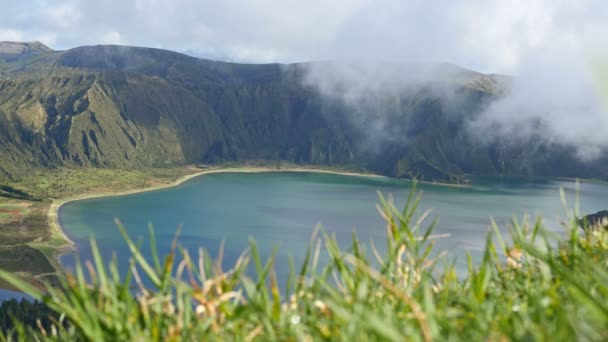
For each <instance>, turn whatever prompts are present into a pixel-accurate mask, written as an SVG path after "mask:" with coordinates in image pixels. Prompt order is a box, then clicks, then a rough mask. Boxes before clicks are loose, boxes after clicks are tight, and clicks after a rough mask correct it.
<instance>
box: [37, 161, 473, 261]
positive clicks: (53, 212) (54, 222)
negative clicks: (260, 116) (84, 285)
mask: <svg viewBox="0 0 608 342" xmlns="http://www.w3.org/2000/svg"><path fill="white" fill-rule="evenodd" d="M230 172H232V173H266V172H312V173H325V174H334V175H340V176H349V177H368V178H377V179H397V178H391V177H388V176H382V175H377V174H372V173H360V172H349V171H337V170H336V171H334V170H327V169H316V168H307V167H287V168H285V169H280V168H279V169H278V168H272V167H262V166H241V167H238V166H235V167H218V168H209V169H204V170H199V171H197V172H194V173H192V174H189V175H184V176H182V177H180V178H178V179H176V180H175V181H173V182H170V183H167V184H159V185H153V186H149V187H146V188H140V189H132V190H125V191H104V192H91V193H84V194H81V195H76V196H70V197H64V198H58V199H53V202H52V203H51V205H50V206H49V209H48V211H47V222H48V227H49V230H50V233H51V240H54V239H59V240H60V241H61V244H59V245H52V244H48V243H47V244H42V246H46V247H50V248H52V249H54V253H53V256H52V259H53V260H49V262H51V264H53V265H54V266H55V267H56V268H57V267H59V269H58V270H57V271H60V270H61V264H60V263H59V258H60V257H61V256H62V255H63V254H65V253H68V252H71V251H74V249H75V246H76V243H75V242H74V241H73V240H72V239H70V238H69V237H68V236H67V234H66V233H65V232H64V230H63V228H62V227H61V224H60V223H59V210H60V209H61V207H62V206H63V205H65V204H68V203H71V202H76V201H82V200H87V199H93V198H103V197H115V196H127V195H133V194H138V193H143V192H148V191H155V190H162V189H168V188H173V187H176V186H179V185H181V184H183V183H185V182H187V181H189V180H191V179H193V178H196V177H199V176H203V175H207V174H216V173H230ZM404 180H406V181H408V182H412V183H413V182H417V183H420V184H426V185H436V186H449V187H458V188H466V187H470V185H469V184H450V183H437V182H428V181H415V180H409V179H404ZM32 247H35V248H36V245H35V244H34V245H33V246H32Z"/></svg>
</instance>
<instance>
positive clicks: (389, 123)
mask: <svg viewBox="0 0 608 342" xmlns="http://www.w3.org/2000/svg"><path fill="white" fill-rule="evenodd" d="M316 65H317V64H314V63H313V64H306V63H305V64H294V65H278V64H267V65H247V64H235V63H224V62H216V61H209V60H203V59H199V58H194V57H189V56H185V55H182V54H179V53H175V52H170V51H164V50H158V49H148V48H135V47H124V46H87V47H79V48H75V49H71V50H68V51H57V52H45V53H41V54H38V55H35V56H31V57H28V58H24V59H19V60H17V61H12V62H10V63H7V64H6V65H4V66H3V67H2V68H0V160H1V161H2V163H0V180H1V179H2V178H6V179H11V180H16V179H18V178H19V177H21V175H22V174H24V173H26V172H27V171H28V170H31V169H32V168H38V169H48V168H53V167H58V166H69V167H74V166H77V167H103V168H130V169H142V168H150V167H167V166H176V165H185V164H193V163H199V162H205V163H216V162H226V161H238V162H246V161H250V160H266V161H285V162H291V163H298V164H307V165H322V166H334V167H335V166H347V165H356V166H358V167H360V168H363V169H366V170H368V171H371V172H374V173H379V174H383V175H388V176H395V177H408V178H418V179H421V180H428V181H444V182H445V181H449V182H462V181H463V180H464V179H465V176H464V175H465V174H477V175H536V176H563V177H604V176H605V172H604V170H605V169H606V168H605V166H606V165H608V161H607V160H600V161H598V162H597V163H591V164H585V163H581V162H580V161H578V160H576V158H574V157H573V154H572V153H571V152H572V151H568V149H566V148H560V147H558V146H546V145H543V144H542V143H539V142H526V143H522V144H520V143H514V142H512V141H501V142H499V143H496V144H491V145H483V146H482V145H480V144H479V143H478V142H477V141H476V139H475V138H474V137H472V136H471V135H470V134H469V133H468V132H467V130H466V128H465V123H466V121H467V120H469V119H471V118H473V117H474V116H475V115H478V114H479V113H480V111H482V110H483V108H485V106H487V104H488V103H490V102H491V101H493V100H494V99H497V98H498V97H500V96H501V95H502V94H503V93H504V92H505V88H506V87H507V84H508V80H507V79H506V78H505V77H499V76H496V75H484V74H480V73H476V72H473V71H470V70H465V69H460V68H457V67H455V66H451V65H440V66H438V67H437V71H436V73H437V74H438V77H437V78H438V79H439V80H424V81H420V82H418V83H413V84H411V85H408V86H399V87H396V89H391V91H390V92H388V93H387V94H371V95H369V98H365V101H361V103H357V104H355V105H352V104H349V103H347V101H343V100H342V99H340V98H339V97H338V98H333V97H331V96H325V95H324V94H322V93H320V91H319V89H317V88H316V87H314V86H311V85H310V84H309V83H310V82H308V83H307V75H308V70H309V68H311V67H314V66H316ZM404 77H405V78H407V77H410V75H409V74H406V75H404ZM337 91H338V92H340V89H338V90H337ZM446 94H447V95H446ZM379 124H382V126H383V129H382V134H375V133H376V132H371V133H370V130H372V129H374V128H377V127H378V125H379Z"/></svg>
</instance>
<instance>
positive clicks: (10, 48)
mask: <svg viewBox="0 0 608 342" xmlns="http://www.w3.org/2000/svg"><path fill="white" fill-rule="evenodd" d="M50 51H53V50H51V49H50V48H49V47H47V46H46V45H44V44H42V43H41V42H31V43H21V42H0V59H2V60H4V61H5V62H11V61H15V60H19V59H23V58H27V57H30V56H34V55H38V54H41V53H46V52H50Z"/></svg>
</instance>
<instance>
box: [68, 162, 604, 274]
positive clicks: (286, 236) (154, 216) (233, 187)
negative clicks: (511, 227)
mask: <svg viewBox="0 0 608 342" xmlns="http://www.w3.org/2000/svg"><path fill="white" fill-rule="evenodd" d="M560 187H562V188H564V190H565V191H566V194H567V198H568V200H569V201H570V203H571V206H573V204H574V202H575V199H576V183H575V182H570V181H559V180H533V181H531V180H523V179H492V178H486V179H484V178H477V179H474V182H473V184H472V186H471V187H450V186H440V185H429V184H419V185H418V189H419V190H421V191H422V192H423V197H422V202H421V206H420V214H422V212H423V211H425V210H426V209H433V212H432V214H431V218H433V217H436V218H438V219H439V223H438V226H437V228H436V230H435V233H436V234H450V237H448V238H442V239H439V240H437V249H436V250H437V251H443V250H446V251H448V253H449V257H451V258H456V260H457V265H458V269H459V270H461V271H462V270H464V268H465V265H466V254H467V253H470V254H471V255H472V257H473V259H479V257H480V255H481V251H482V249H483V246H484V243H485V238H486V233H487V232H488V229H489V227H490V217H493V218H494V219H495V220H496V222H497V223H498V224H499V225H500V227H501V228H507V226H508V223H509V221H510V219H511V218H512V217H513V216H516V217H519V218H521V217H522V216H523V215H524V214H526V213H527V214H529V215H531V216H532V217H535V216H537V215H542V216H543V217H544V222H545V224H546V226H547V228H548V229H550V230H552V231H556V232H563V231H564V229H563V228H562V226H561V224H560V222H561V221H562V220H564V219H565V218H566V214H565V211H564V209H563V206H562V204H561V201H560V195H559V189H560ZM579 187H580V205H581V210H582V212H583V213H592V212H596V211H599V210H604V209H608V187H607V186H605V185H601V184H592V183H583V184H580V186H579ZM411 188H412V183H411V182H409V181H406V180H397V179H389V178H378V177H356V176H343V175H335V174H325V173H312V172H268V173H238V172H231V173H216V174H208V175H203V176H199V177H196V178H193V179H191V180H189V181H187V182H185V183H183V184H181V185H180V186H177V187H174V188H168V189H163V190H156V191H150V192H143V193H138V194H133V195H128V196H117V197H104V198H96V199H88V200H83V201H77V202H71V203H68V204H66V205H64V206H63V207H61V208H60V212H59V222H60V224H61V226H62V227H63V229H64V231H65V232H66V234H67V235H68V236H69V237H70V238H71V239H72V240H73V241H74V242H75V243H76V246H77V253H76V254H67V255H64V256H62V257H61V259H60V262H61V264H62V265H63V266H64V267H65V268H66V269H67V270H72V269H73V267H74V262H75V255H78V256H79V257H80V258H81V259H82V260H86V259H91V258H92V256H91V250H90V247H89V239H90V238H91V237H94V238H95V239H96V240H97V242H98V244H99V247H100V250H101V253H102V255H104V256H105V258H106V260H109V258H110V257H111V255H112V254H113V253H115V254H116V255H117V256H118V257H119V261H120V269H121V270H123V271H124V270H126V268H127V267H128V257H129V255H130V254H129V252H128V250H127V248H126V244H125V243H124V242H123V240H122V238H121V236H120V234H119V231H118V229H117V228H116V226H115V224H114V218H119V219H120V220H121V221H122V222H123V224H124V225H125V227H126V229H127V231H128V232H129V234H130V235H131V236H132V237H134V238H137V237H143V239H144V241H143V242H144V247H145V248H144V252H145V254H147V255H149V251H150V250H149V248H147V247H148V246H147V242H148V225H149V224H153V225H154V227H155V231H156V240H157V245H158V250H159V252H160V254H161V256H162V255H165V254H167V253H168V252H169V250H170V248H171V243H172V240H173V238H174V235H175V232H176V229H177V227H178V226H181V227H182V230H181V234H180V236H179V239H178V241H179V244H180V245H181V246H183V247H185V248H187V249H189V251H190V252H191V255H192V254H195V255H196V254H197V251H198V249H199V248H204V249H206V250H208V251H209V252H210V253H211V254H212V255H214V256H215V255H217V253H218V249H219V246H220V244H221V242H222V241H224V245H225V246H224V252H225V263H224V264H225V265H229V264H231V263H233V262H234V261H235V260H236V258H237V257H238V256H239V255H240V254H241V252H242V251H244V250H245V249H246V248H247V246H248V239H249V238H250V237H251V238H254V239H255V240H256V242H257V244H258V246H259V248H260V251H261V254H262V255H263V256H264V257H268V256H269V255H270V254H271V251H272V249H273V247H277V248H278V252H277V262H276V268H277V274H278V276H279V279H285V277H286V275H287V270H288V267H287V265H288V263H287V257H288V255H292V256H293V257H294V259H295V261H296V265H298V264H299V263H300V262H301V261H302V259H303V257H304V255H305V250H306V247H307V244H308V241H309V239H310V236H311V233H312V231H313V230H314V228H315V226H316V225H317V224H321V225H322V227H323V228H324V229H325V230H326V231H328V232H329V233H331V234H335V236H336V237H337V239H338V241H339V242H340V244H341V245H342V246H343V247H345V248H346V247H348V245H349V242H350V239H351V234H352V231H353V230H354V231H356V232H357V234H358V236H359V238H360V240H361V241H363V242H366V243H368V244H369V242H370V241H373V242H374V243H375V245H376V246H384V244H385V241H386V239H385V236H386V235H385V234H386V226H385V224H384V223H383V221H382V219H381V217H380V215H379V214H378V211H377V209H376V204H377V203H378V195H377V191H380V192H382V193H384V194H392V195H393V196H394V197H395V199H396V202H397V203H398V204H399V205H402V204H403V203H404V202H405V200H406V198H407V196H408V194H409V192H410V189H411ZM427 222H428V223H429V224H430V223H431V220H430V219H429V220H427Z"/></svg>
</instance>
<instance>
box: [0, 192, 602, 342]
mask: <svg viewBox="0 0 608 342" xmlns="http://www.w3.org/2000/svg"><path fill="white" fill-rule="evenodd" d="M380 202H381V204H380V206H379V208H380V212H381V215H382V217H383V218H384V219H385V222H386V227H387V230H386V231H387V236H386V237H387V240H386V244H387V252H386V254H382V255H380V254H379V253H377V252H375V251H374V250H372V252H370V254H366V253H365V252H364V251H365V249H363V248H361V245H360V243H359V241H358V240H357V237H356V236H353V240H352V245H351V247H350V248H349V249H347V250H341V249H340V248H339V247H338V245H337V243H336V241H335V240H334V239H333V238H332V237H331V236H328V235H326V234H324V233H323V232H318V233H317V234H315V235H314V236H313V237H312V238H311V240H310V244H309V249H308V253H307V257H306V259H305V261H304V263H303V264H302V265H292V268H291V275H290V277H289V282H288V284H287V286H286V287H285V288H284V289H279V288H277V281H276V276H275V273H274V270H273V263H274V261H273V259H272V258H270V259H269V260H260V258H259V256H258V252H257V248H256V245H255V242H253V241H252V242H251V244H250V248H249V249H248V250H247V251H244V252H243V255H242V257H241V258H240V259H239V260H238V261H237V262H236V264H235V265H234V267H232V268H231V269H228V270H223V269H222V268H221V267H220V265H221V262H219V261H218V259H216V260H213V259H212V258H211V257H210V256H209V255H207V254H205V253H202V254H201V255H199V256H194V255H191V254H189V252H188V251H186V250H183V249H181V248H180V247H179V246H175V248H174V249H173V251H172V253H171V254H170V255H168V256H166V258H165V259H162V260H161V259H160V258H158V257H157V256H154V257H153V258H152V259H151V260H146V259H144V258H143V257H142V256H141V254H140V252H139V248H138V247H137V244H135V243H134V242H133V241H132V240H130V238H129V237H128V236H127V235H126V233H125V231H124V229H122V228H120V225H119V228H120V231H121V232H122V234H123V235H124V237H125V239H126V240H127V242H128V243H129V245H130V248H131V252H132V259H131V260H132V264H133V267H132V269H131V272H130V273H129V274H128V275H119V274H118V273H117V271H116V263H115V261H110V262H109V263H107V260H106V261H104V260H102V259H101V258H100V257H99V253H98V251H97V247H96V244H95V242H94V241H92V250H93V255H94V260H91V261H87V262H86V263H85V264H84V265H85V267H83V266H78V267H76V273H75V274H74V275H68V276H67V277H65V278H62V279H61V283H62V285H61V288H57V287H52V286H49V287H48V294H47V295H45V294H44V293H43V292H42V291H39V290H37V289H36V288H33V287H31V286H30V285H28V284H27V283H25V282H22V281H20V280H19V279H18V278H16V277H14V276H12V275H11V274H10V273H7V272H0V278H3V279H5V280H6V281H8V282H10V283H11V284H13V286H15V287H18V288H20V289H22V290H24V291H26V292H28V293H29V294H30V295H32V296H34V297H35V298H37V299H38V300H41V301H43V302H44V303H46V304H47V305H48V306H49V307H50V308H51V309H53V310H55V311H56V312H59V313H61V314H64V315H65V320H64V321H63V322H61V324H60V326H58V327H57V328H56V329H47V330H45V331H40V330H39V329H37V328H35V327H34V328H23V329H21V330H18V331H16V332H15V334H16V335H17V336H20V337H21V338H32V337H35V338H38V339H41V340H47V339H49V340H91V341H105V340H113V341H131V340H146V341H148V340H149V341H167V340H169V341H170V340H175V341H177V340H179V341H181V340H200V339H206V340H239V341H241V340H242V341H254V340H255V341H268V340H291V341H296V340H297V341H316V340H344V341H374V340H383V341H431V340H469V341H471V340H472V341H479V340H490V341H505V340H590V341H595V340H597V341H601V340H606V339H607V338H608V334H607V332H606V331H607V330H606V329H605V328H606V326H608V270H607V269H606V267H607V265H608V234H607V233H606V232H605V231H604V230H592V231H588V232H587V233H586V234H583V235H581V234H579V231H578V230H579V229H578V227H576V224H575V220H574V218H573V217H570V218H569V219H568V220H566V221H565V222H566V225H565V228H566V230H565V231H566V234H565V235H563V236H560V237H555V236H551V235H550V234H549V233H548V232H547V231H545V230H544V228H543V226H542V220H537V221H536V222H535V223H531V224H530V223H529V222H527V220H524V221H522V222H520V221H517V220H514V221H513V223H512V225H511V227H510V228H511V229H510V236H502V235H501V233H500V232H499V230H498V228H497V227H494V229H493V231H491V232H489V233H488V236H487V244H486V247H485V252H484V257H483V260H482V262H481V263H480V264H479V265H476V266H474V265H473V264H470V266H469V269H468V272H467V274H466V275H464V276H460V277H457V276H456V274H455V270H454V266H453V264H451V261H450V259H449V258H447V257H445V256H441V254H439V255H440V256H439V257H437V258H430V257H429V255H436V254H433V253H432V250H433V245H434V244H433V241H434V236H433V224H432V223H428V222H427V221H428V220H425V217H426V215H425V214H424V213H420V212H418V211H417V205H418V202H419V198H418V197H416V196H411V197H410V200H409V201H408V202H407V204H406V206H405V208H404V209H399V208H396V207H395V205H394V204H393V202H392V201H391V200H385V199H384V198H381V199H380ZM235 210H237V209H235ZM570 223H571V224H570ZM150 243H151V244H154V239H153V234H152V235H151V239H150ZM322 250H324V251H322ZM322 252H325V253H328V254H329V256H330V261H329V262H328V263H327V264H325V265H320V264H319V263H318V255H319V254H320V253H322ZM218 258H220V259H221V256H219V257H218ZM247 268H254V269H255V270H256V274H257V275H256V276H255V277H249V276H247V275H246V274H248V273H246V272H245V270H246V269H247ZM85 273H88V274H89V279H91V280H90V281H86V280H85V277H84V274H85ZM144 277H146V278H147V279H150V281H151V283H152V284H153V285H152V286H151V287H145V286H144V285H143V284H142V282H141V279H142V278H144ZM134 292H135V293H134ZM66 323H67V324H66ZM9 334H10V333H9Z"/></svg>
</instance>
